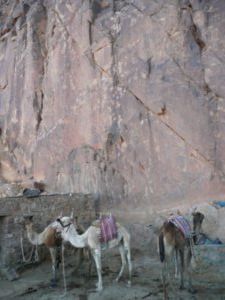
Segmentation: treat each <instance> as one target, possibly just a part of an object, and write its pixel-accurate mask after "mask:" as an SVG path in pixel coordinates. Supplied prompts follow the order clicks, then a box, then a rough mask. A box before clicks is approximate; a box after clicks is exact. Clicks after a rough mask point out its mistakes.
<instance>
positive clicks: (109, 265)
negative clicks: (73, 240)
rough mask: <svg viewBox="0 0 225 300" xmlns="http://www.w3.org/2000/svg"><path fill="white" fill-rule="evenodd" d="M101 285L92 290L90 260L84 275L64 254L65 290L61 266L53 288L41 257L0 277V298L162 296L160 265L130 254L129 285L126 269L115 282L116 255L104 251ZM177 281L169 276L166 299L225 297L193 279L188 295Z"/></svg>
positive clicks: (150, 299) (151, 299)
mask: <svg viewBox="0 0 225 300" xmlns="http://www.w3.org/2000/svg"><path fill="white" fill-rule="evenodd" d="M102 262H103V285H104V289H103V291H102V292H100V293H97V292H95V283H96V281H97V275H96V271H95V266H94V264H93V267H92V273H91V276H90V277H89V278H87V270H88V267H87V264H86V263H84V264H82V267H81V268H79V269H77V270H76V264H77V262H76V261H75V259H74V257H66V281H67V286H68V291H67V294H66V295H64V288H63V279H62V272H61V268H60V269H59V272H58V282H57V287H56V288H51V287H50V279H51V262H50V261H45V262H43V263H41V264H39V265H38V266H37V265H31V266H29V268H27V269H26V270H24V271H23V272H21V273H20V274H19V275H20V278H19V279H18V280H16V281H12V282H10V281H7V280H1V281H0V299H7V300H8V299H24V300H28V299H29V300H30V299H40V300H47V299H49V300H51V299H68V300H70V299H75V300H121V299H122V300H141V299H146V300H156V299H163V291H162V285H161V279H160V274H161V265H160V263H159V261H158V259H156V258H150V257H148V256H141V255H140V254H138V253H136V254H135V255H133V277H132V281H133V282H132V287H131V288H128V287H127V285H126V282H127V270H126V272H125V274H124V275H123V277H122V278H121V281H120V282H119V283H116V282H115V281H114V279H115V278H116V275H117V272H118V270H119V268H120V257H119V255H117V254H115V253H110V252H108V253H104V255H103V259H102ZM178 286H179V283H178V281H177V280H175V279H171V282H170V285H169V296H170V298H169V299H174V300H181V299H182V300H198V299H199V300H200V299H202V300H203V299H204V300H225V287H224V289H221V288H220V289H219V288H216V287H215V286H214V287H213V286H210V285H209V284H207V285H206V284H204V283H195V288H197V290H198V292H197V293H196V294H194V295H191V294H189V293H188V292H187V290H186V289H185V290H183V291H180V290H179V289H178Z"/></svg>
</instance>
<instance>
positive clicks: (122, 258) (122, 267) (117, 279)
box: [116, 245, 126, 282]
mask: <svg viewBox="0 0 225 300" xmlns="http://www.w3.org/2000/svg"><path fill="white" fill-rule="evenodd" d="M119 251H120V255H121V262H122V265H121V269H120V272H119V274H118V276H117V277H116V281H117V282H118V281H119V279H120V277H121V276H122V274H123V271H124V268H125V265H126V257H125V251H124V246H123V245H120V246H119Z"/></svg>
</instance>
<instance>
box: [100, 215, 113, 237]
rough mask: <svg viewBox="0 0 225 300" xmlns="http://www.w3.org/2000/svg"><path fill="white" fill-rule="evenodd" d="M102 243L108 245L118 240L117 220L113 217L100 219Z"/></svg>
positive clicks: (105, 216)
mask: <svg viewBox="0 0 225 300" xmlns="http://www.w3.org/2000/svg"><path fill="white" fill-rule="evenodd" d="M100 230H101V233H100V241H101V243H107V242H109V241H111V240H113V239H115V238H117V226H116V219H115V217H114V216H112V215H103V216H101V218H100Z"/></svg>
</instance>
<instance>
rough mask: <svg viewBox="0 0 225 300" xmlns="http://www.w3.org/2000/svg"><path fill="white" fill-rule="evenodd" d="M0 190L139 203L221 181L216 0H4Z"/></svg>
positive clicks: (179, 199)
mask: <svg viewBox="0 0 225 300" xmlns="http://www.w3.org/2000/svg"><path fill="white" fill-rule="evenodd" d="M0 7H1V12H0V135H1V137H0V139H1V140H0V154H1V169H0V178H1V186H0V191H1V196H2V197H4V196H15V195H17V194H19V193H21V190H22V188H24V187H29V186H30V185H33V183H34V182H43V183H44V184H45V188H46V193H48V194H51V193H73V192H76V193H84V194H86V193H91V194H93V195H97V197H99V199H101V200H102V201H103V203H106V206H107V207H115V206H119V207H121V208H122V207H129V208H130V209H131V210H132V209H133V208H135V209H136V211H143V209H144V210H145V211H146V210H147V211H148V210H150V211H151V210H153V209H157V208H160V207H161V208H162V207H171V206H179V205H185V204H187V203H189V204H190V203H191V201H196V200H198V201H204V200H206V199H209V198H210V197H214V198H215V197H217V198H221V197H222V196H223V193H224V192H225V185H224V180H225V151H224V146H225V121H224V120H225V84H224V82H225V68H224V63H225V39H224V36H225V2H224V1H223V0H217V1H215V0H207V1H201V0H189V1H185V0H180V1H179V0H168V1H164V0H153V1H149V0H89V1H88V0H76V1H70V0H57V1H53V0H46V1H40V0H24V1H22V0H18V1H13V0H10V1H7V0H1V1H0Z"/></svg>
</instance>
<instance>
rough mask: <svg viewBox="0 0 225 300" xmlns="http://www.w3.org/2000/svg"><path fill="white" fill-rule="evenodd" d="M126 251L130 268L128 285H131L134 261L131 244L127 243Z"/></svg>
mask: <svg viewBox="0 0 225 300" xmlns="http://www.w3.org/2000/svg"><path fill="white" fill-rule="evenodd" d="M125 251H126V256H127V263H128V270H129V280H128V283H127V284H128V286H129V287H130V286H131V275H132V263H131V253H130V245H125Z"/></svg>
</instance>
